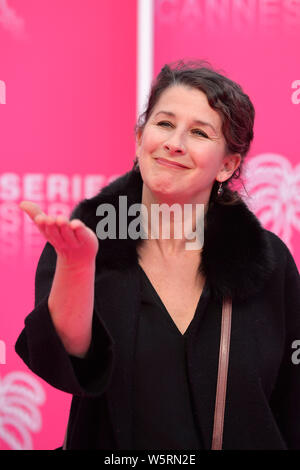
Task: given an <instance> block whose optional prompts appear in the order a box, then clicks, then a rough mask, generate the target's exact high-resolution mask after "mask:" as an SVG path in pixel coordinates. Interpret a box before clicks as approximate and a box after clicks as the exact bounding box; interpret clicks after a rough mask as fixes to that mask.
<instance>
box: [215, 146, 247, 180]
mask: <svg viewBox="0 0 300 470" xmlns="http://www.w3.org/2000/svg"><path fill="white" fill-rule="evenodd" d="M241 161H242V157H241V154H240V153H234V154H231V155H227V156H226V157H224V160H223V163H222V166H221V168H220V170H219V171H218V174H217V176H216V180H217V181H219V182H220V183H222V182H223V181H226V180H228V179H229V178H230V177H231V176H232V175H233V173H234V172H235V170H237V168H238V167H239V166H240V164H241Z"/></svg>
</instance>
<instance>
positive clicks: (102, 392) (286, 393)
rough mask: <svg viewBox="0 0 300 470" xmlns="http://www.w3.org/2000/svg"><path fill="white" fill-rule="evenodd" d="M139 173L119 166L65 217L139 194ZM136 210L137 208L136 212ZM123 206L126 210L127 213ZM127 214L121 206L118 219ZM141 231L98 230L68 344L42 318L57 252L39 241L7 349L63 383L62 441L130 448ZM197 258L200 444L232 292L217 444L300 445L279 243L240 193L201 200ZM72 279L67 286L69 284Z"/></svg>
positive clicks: (285, 255) (293, 292)
mask: <svg viewBox="0 0 300 470" xmlns="http://www.w3.org/2000/svg"><path fill="white" fill-rule="evenodd" d="M141 194H142V179H141V176H140V174H139V173H138V172H134V171H130V172H128V173H126V174H125V175H123V176H122V177H120V178H118V179H117V180H116V181H114V182H113V183H111V184H110V185H108V186H107V187H106V188H104V189H103V190H102V191H101V192H100V193H99V194H98V195H97V196H95V197H94V198H92V199H88V200H84V201H82V202H81V203H80V204H79V205H78V206H77V207H76V208H75V210H74V211H73V213H72V218H75V217H76V218H80V219H81V220H83V221H84V222H85V223H86V224H87V225H88V226H89V227H90V228H92V229H93V230H94V231H95V230H96V224H97V223H98V222H99V220H100V218H99V217H98V216H96V208H97V206H98V205H99V204H100V203H104V202H106V203H110V204H113V205H114V206H115V207H116V209H118V196H119V195H127V198H128V199H127V204H128V207H129V205H130V204H132V203H134V202H141ZM135 217H136V216H135ZM133 218H134V217H133ZM129 221H130V218H128V222H129ZM141 241H142V240H141V239H138V240H132V239H130V238H128V239H116V240H112V239H106V240H102V241H100V248H99V252H98V255H97V261H96V268H97V269H96V276H95V303H94V315H93V336H92V343H91V347H90V349H89V351H88V354H87V356H86V357H85V358H84V359H79V358H75V357H72V356H69V355H68V354H67V353H66V351H65V349H64V347H63V345H62V343H61V341H60V339H59V337H58V335H57V334H56V332H55V329H54V327H53V324H52V321H51V318H50V315H49V311H48V307H47V302H48V296H49V292H50V288H51V283H52V279H53V274H54V270H55V262H56V254H55V251H54V249H53V248H52V246H51V245H50V244H49V243H47V244H46V246H45V248H44V251H43V253H42V255H41V258H40V260H39V264H38V268H37V272H36V299H35V308H34V310H33V311H32V312H31V313H30V315H28V317H27V318H26V320H25V328H24V329H23V331H22V333H21V334H20V336H19V338H18V341H17V343H16V351H17V353H18V354H19V355H20V356H21V357H22V359H23V360H24V362H25V363H26V364H27V365H28V367H29V368H30V369H31V370H32V371H33V372H34V373H36V374H37V375H38V376H40V377H42V378H43V379H44V380H46V381H47V382H48V383H49V384H51V385H53V386H54V387H56V388H58V389H60V390H63V391H64V392H67V393H71V394H72V395H73V400H72V406H71V412H70V419H69V431H68V442H67V447H68V449H88V448H90V449H127V450H128V449H132V409H133V407H132V396H133V389H132V378H133V354H134V344H135V335H136V331H137V320H138V314H139V308H140V291H139V275H138V255H137V245H138V244H139V243H141ZM199 269H201V271H202V272H203V273H204V274H205V276H206V279H207V281H208V282H209V286H210V290H211V292H212V297H211V300H210V302H209V304H208V307H207V309H206V311H205V313H204V314H203V317H202V318H201V322H200V328H198V330H197V337H196V340H195V341H193V343H192V344H191V345H190V347H189V350H188V353H187V363H188V377H189V382H190V387H191V396H192V399H193V401H194V406H195V413H196V422H197V425H198V427H199V429H200V432H201V436H202V440H203V444H204V447H205V448H206V449H210V447H211V439H212V426H213V413H214V404H215V393H216V382H217V368H218V353H219V350H218V348H219V341H220V320H221V305H222V298H223V296H224V295H230V296H231V297H232V298H233V310H232V333H231V345H230V358H229V370H228V383H227V400H226V409H225V420H224V438H223V449H300V364H299V365H297V361H292V354H293V353H295V349H293V347H292V345H293V342H294V341H295V340H300V280H299V273H298V270H297V267H296V265H295V262H294V260H293V258H292V256H291V254H290V252H289V250H288V249H287V247H286V245H285V244H284V243H283V242H282V241H281V240H280V239H279V238H278V237H277V236H276V235H275V234H273V233H272V232H269V231H267V230H265V229H263V228H262V227H261V225H260V223H259V221H258V219H257V218H256V217H255V215H254V214H253V213H252V212H251V211H250V210H249V209H248V208H247V206H246V205H245V204H244V203H243V202H241V203H240V204H238V205H235V206H222V205H220V204H218V203H214V204H212V205H211V206H210V208H209V210H208V213H207V216H206V224H205V233H204V247H203V251H202V260H201V264H199ZM74 288H78V286H74Z"/></svg>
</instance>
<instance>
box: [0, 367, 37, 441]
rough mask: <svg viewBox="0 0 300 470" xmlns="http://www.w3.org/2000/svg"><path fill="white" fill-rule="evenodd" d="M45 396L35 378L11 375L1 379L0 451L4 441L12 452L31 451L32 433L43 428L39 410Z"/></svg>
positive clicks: (17, 374) (19, 373)
mask: <svg viewBox="0 0 300 470" xmlns="http://www.w3.org/2000/svg"><path fill="white" fill-rule="evenodd" d="M44 401H45V392H44V390H43V388H42V386H41V385H40V383H39V382H38V381H37V379H35V378H34V377H33V376H32V375H29V374H27V373H25V372H10V373H9V374H7V375H6V376H5V377H4V378H1V377H0V449H1V441H2V442H4V443H5V444H6V445H7V446H8V447H9V448H10V449H12V450H31V449H32V448H33V445H32V437H31V433H33V432H38V431H40V430H41V427H42V418H41V413H40V411H39V408H38V407H39V406H40V405H42V404H43V403H44Z"/></svg>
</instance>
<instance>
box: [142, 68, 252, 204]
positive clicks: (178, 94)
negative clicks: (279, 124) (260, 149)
mask: <svg viewBox="0 0 300 470" xmlns="http://www.w3.org/2000/svg"><path fill="white" fill-rule="evenodd" d="M176 110H177V113H176ZM254 116H255V111H254V107H253V105H252V103H251V101H250V99H249V97H248V96H247V95H246V94H245V93H244V92H243V91H242V89H241V87H240V86H239V85H238V84H236V83H235V82H233V81H232V80H230V79H228V78H227V77H225V76H224V75H221V74H220V73H218V72H216V71H214V70H213V69H212V67H210V66H209V64H208V63H207V62H204V61H198V62H197V61H189V62H184V61H178V62H176V63H174V64H170V65H165V66H164V67H163V68H162V70H161V72H160V73H159V74H158V76H157V78H156V80H155V81H154V82H153V85H152V88H151V92H150V96H149V101H148V106H147V108H146V110H145V112H144V113H143V114H142V115H141V116H140V118H139V121H138V123H137V125H136V135H137V140H138V151H137V158H136V160H135V163H134V168H135V169H137V167H138V155H139V151H140V150H139V145H140V143H141V137H142V135H143V133H144V130H147V131H148V129H147V126H148V127H149V124H150V122H151V120H152V122H153V124H156V125H157V126H160V127H163V128H165V133H161V136H162V138H164V139H165V140H166V137H167V134H166V132H168V142H167V143H166V146H165V147H164V150H162V149H161V150H160V154H159V156H160V157H162V156H163V155H162V154H164V156H165V157H166V156H167V154H168V151H169V152H172V151H174V150H175V158H172V161H173V162H175V161H176V162H178V163H179V162H180V163H181V164H187V162H186V160H187V159H190V160H191V159H192V155H191V156H190V157H187V158H182V157H181V154H182V152H183V151H184V152H185V151H189V150H190V149H191V151H194V154H195V151H196V152H198V156H199V151H201V149H203V150H204V149H205V148H206V147H208V148H209V149H210V150H212V149H213V146H212V145H210V144H211V143H213V144H215V150H216V149H217V148H218V150H219V151H220V150H221V147H223V148H222V152H223V156H224V157H225V158H224V160H223V165H224V166H223V174H221V173H220V174H218V175H217V177H216V178H215V179H214V178H211V183H212V184H211V192H210V190H209V188H208V192H209V194H210V195H211V199H215V197H216V196H217V195H218V196H220V192H221V191H219V194H218V189H219V187H220V184H219V183H222V186H221V189H222V198H220V197H219V198H218V200H219V202H220V203H224V204H225V203H227V204H228V203H234V202H235V201H238V200H239V198H238V195H237V194H236V193H235V192H234V191H231V190H230V189H229V183H230V181H231V180H232V179H238V178H240V175H241V170H242V165H243V161H244V158H245V156H246V154H247V153H248V151H249V148H250V144H251V141H252V139H253V124H254ZM206 117H207V119H206ZM163 118H164V119H165V118H168V119H165V120H162V119H163ZM208 118H210V119H208ZM175 129H177V130H176V132H175ZM183 129H185V133H184V132H183ZM171 130H172V132H171ZM187 135H193V136H195V137H196V136H198V137H199V139H201V140H200V141H199V140H198V142H197V141H196V140H195V138H194V139H188V140H187V138H186V137H187ZM156 136H157V134H156ZM171 138H172V141H170V139H171ZM205 139H207V140H208V142H209V143H207V142H206V143H203V140H205ZM174 140H175V143H176V145H177V146H179V148H176V149H174V146H173V145H172V143H174ZM184 144H185V145H184ZM191 145H192V147H191ZM204 152H205V150H204ZM139 164H140V165H141V164H142V162H141V161H140V163H139ZM190 166H192V167H194V168H195V166H196V165H195V164H193V163H192V162H190ZM206 196H207V194H206Z"/></svg>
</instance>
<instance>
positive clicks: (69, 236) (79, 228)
mask: <svg viewBox="0 0 300 470" xmlns="http://www.w3.org/2000/svg"><path fill="white" fill-rule="evenodd" d="M19 207H20V209H22V210H23V211H24V212H26V213H27V214H28V215H29V217H30V218H31V219H32V221H33V222H34V223H35V225H36V226H37V228H38V229H39V231H40V233H41V234H42V235H43V236H44V237H45V238H46V239H47V241H48V242H49V243H51V245H52V246H53V247H54V248H55V249H56V251H57V252H58V253H63V254H66V253H67V252H69V251H70V250H72V249H73V248H79V247H80V246H82V245H83V244H85V243H88V244H91V243H92V244H93V243H94V244H95V240H94V238H95V234H94V232H93V231H92V230H90V229H89V228H88V227H87V226H86V225H85V224H84V223H83V222H82V221H81V220H79V219H73V220H69V219H68V218H67V217H65V216H63V215H59V216H57V217H53V216H50V215H47V214H45V213H44V212H43V211H42V209H41V208H40V207H39V206H38V205H37V204H35V203H34V202H31V201H22V202H21V203H20V204H19ZM92 239H93V242H92Z"/></svg>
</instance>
